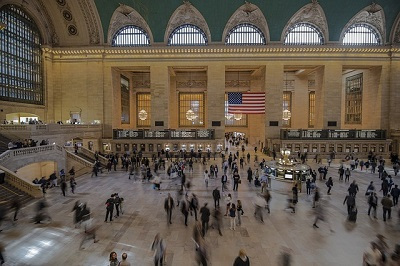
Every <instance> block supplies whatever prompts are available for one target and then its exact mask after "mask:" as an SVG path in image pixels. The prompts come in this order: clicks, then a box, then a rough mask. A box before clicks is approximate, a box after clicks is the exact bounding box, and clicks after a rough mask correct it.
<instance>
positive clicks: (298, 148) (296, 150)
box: [294, 144, 300, 152]
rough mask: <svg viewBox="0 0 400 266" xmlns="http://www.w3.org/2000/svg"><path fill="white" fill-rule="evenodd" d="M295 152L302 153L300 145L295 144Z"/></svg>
mask: <svg viewBox="0 0 400 266" xmlns="http://www.w3.org/2000/svg"><path fill="white" fill-rule="evenodd" d="M294 151H295V152H299V151H300V144H295V145H294Z"/></svg>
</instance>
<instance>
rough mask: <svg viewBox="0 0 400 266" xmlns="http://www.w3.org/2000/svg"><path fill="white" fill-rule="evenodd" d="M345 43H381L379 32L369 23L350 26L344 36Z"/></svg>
mask: <svg viewBox="0 0 400 266" xmlns="http://www.w3.org/2000/svg"><path fill="white" fill-rule="evenodd" d="M343 44H344V45H381V44H382V41H381V38H380V36H379V33H378V32H377V31H376V30H375V29H374V28H372V27H371V26H370V25H368V24H354V25H352V26H350V27H349V28H348V29H347V30H346V32H345V33H344V37H343Z"/></svg>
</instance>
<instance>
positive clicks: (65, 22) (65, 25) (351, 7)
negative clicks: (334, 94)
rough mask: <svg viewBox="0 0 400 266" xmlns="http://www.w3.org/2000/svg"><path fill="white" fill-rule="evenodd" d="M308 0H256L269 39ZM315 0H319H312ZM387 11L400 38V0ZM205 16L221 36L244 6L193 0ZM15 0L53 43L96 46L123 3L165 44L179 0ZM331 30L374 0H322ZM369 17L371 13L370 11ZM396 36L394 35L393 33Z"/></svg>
mask: <svg viewBox="0 0 400 266" xmlns="http://www.w3.org/2000/svg"><path fill="white" fill-rule="evenodd" d="M311 2H312V1H310V0H279V1H278V0H253V1H251V3H252V4H254V5H255V6H257V7H258V8H259V10H260V11H261V12H262V14H263V16H264V17H265V20H266V22H267V23H268V30H269V38H270V41H271V42H280V41H281V37H282V32H283V31H284V29H285V27H286V26H287V23H288V21H290V20H291V18H292V17H293V16H294V15H295V14H296V12H297V11H299V10H300V9H301V8H303V7H304V6H305V5H307V4H309V3H311ZM313 2H316V0H313ZM376 2H377V4H378V5H379V7H381V8H382V11H383V14H384V17H383V18H384V21H383V27H384V28H385V29H386V43H390V42H391V40H392V39H391V38H392V36H394V35H399V36H398V40H399V42H400V1H399V0H377V1H376ZM190 3H191V4H192V6H193V7H194V8H196V9H197V10H198V11H199V12H200V14H201V15H202V16H203V17H204V19H205V21H206V23H207V26H208V29H209V31H210V35H211V42H213V43H221V42H223V40H222V38H223V37H222V36H223V32H224V29H225V26H226V25H227V23H228V21H229V19H230V18H231V16H232V15H233V14H234V13H235V11H237V10H238V8H239V7H241V6H242V5H243V4H244V3H245V1H242V0H191V1H190ZM6 4H15V5H18V6H21V7H22V8H23V9H25V10H27V12H28V13H29V14H30V15H31V16H32V17H33V18H34V20H35V21H36V22H37V23H38V25H39V27H40V29H41V31H42V32H43V35H44V40H45V44H49V45H53V46H88V45H89V46H96V45H109V44H108V43H107V39H108V38H109V37H108V33H109V32H108V30H109V26H110V23H111V19H112V17H113V14H114V12H115V11H116V10H117V8H119V7H120V4H123V5H126V6H127V7H129V8H130V10H131V9H133V10H135V11H136V12H138V13H139V14H140V16H141V17H142V18H143V19H144V21H145V23H147V25H148V27H149V29H150V30H151V33H152V37H153V41H154V43H160V44H163V42H164V40H165V31H166V28H167V26H168V22H169V20H170V18H171V16H172V15H173V13H174V11H176V10H177V8H178V7H179V6H181V5H182V4H183V2H182V1H181V0H1V1H0V8H1V6H3V5H6ZM319 5H320V7H321V8H322V10H323V12H324V13H325V17H326V21H327V27H328V30H329V42H331V43H332V42H333V43H334V42H338V41H339V40H340V35H341V33H342V30H343V28H344V27H345V26H346V24H347V23H348V22H349V21H350V20H351V19H352V18H353V17H354V16H355V15H356V14H357V13H359V12H360V11H361V10H363V9H365V8H366V7H368V6H370V5H371V0H353V1H350V0H320V1H319ZM366 14H367V15H366V16H367V17H368V15H370V14H371V13H368V12H367V13H366ZM393 39H394V38H393Z"/></svg>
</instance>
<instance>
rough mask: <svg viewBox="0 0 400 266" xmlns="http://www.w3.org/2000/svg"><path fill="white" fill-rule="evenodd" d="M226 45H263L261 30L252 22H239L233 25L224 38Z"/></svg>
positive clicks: (263, 39)
mask: <svg viewBox="0 0 400 266" xmlns="http://www.w3.org/2000/svg"><path fill="white" fill-rule="evenodd" d="M225 44H226V45H265V44H266V41H265V37H264V34H263V33H262V31H261V30H260V29H259V28H257V27H256V26H254V25H252V24H247V23H245V24H239V25H237V26H235V27H233V28H232V29H231V30H230V31H229V33H228V34H227V35H226V38H225Z"/></svg>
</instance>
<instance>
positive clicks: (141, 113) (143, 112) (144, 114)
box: [138, 109, 147, 121]
mask: <svg viewBox="0 0 400 266" xmlns="http://www.w3.org/2000/svg"><path fill="white" fill-rule="evenodd" d="M138 116H139V119H140V120H142V121H143V120H146V119H147V112H146V110H144V109H142V110H140V111H139V114H138Z"/></svg>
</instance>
